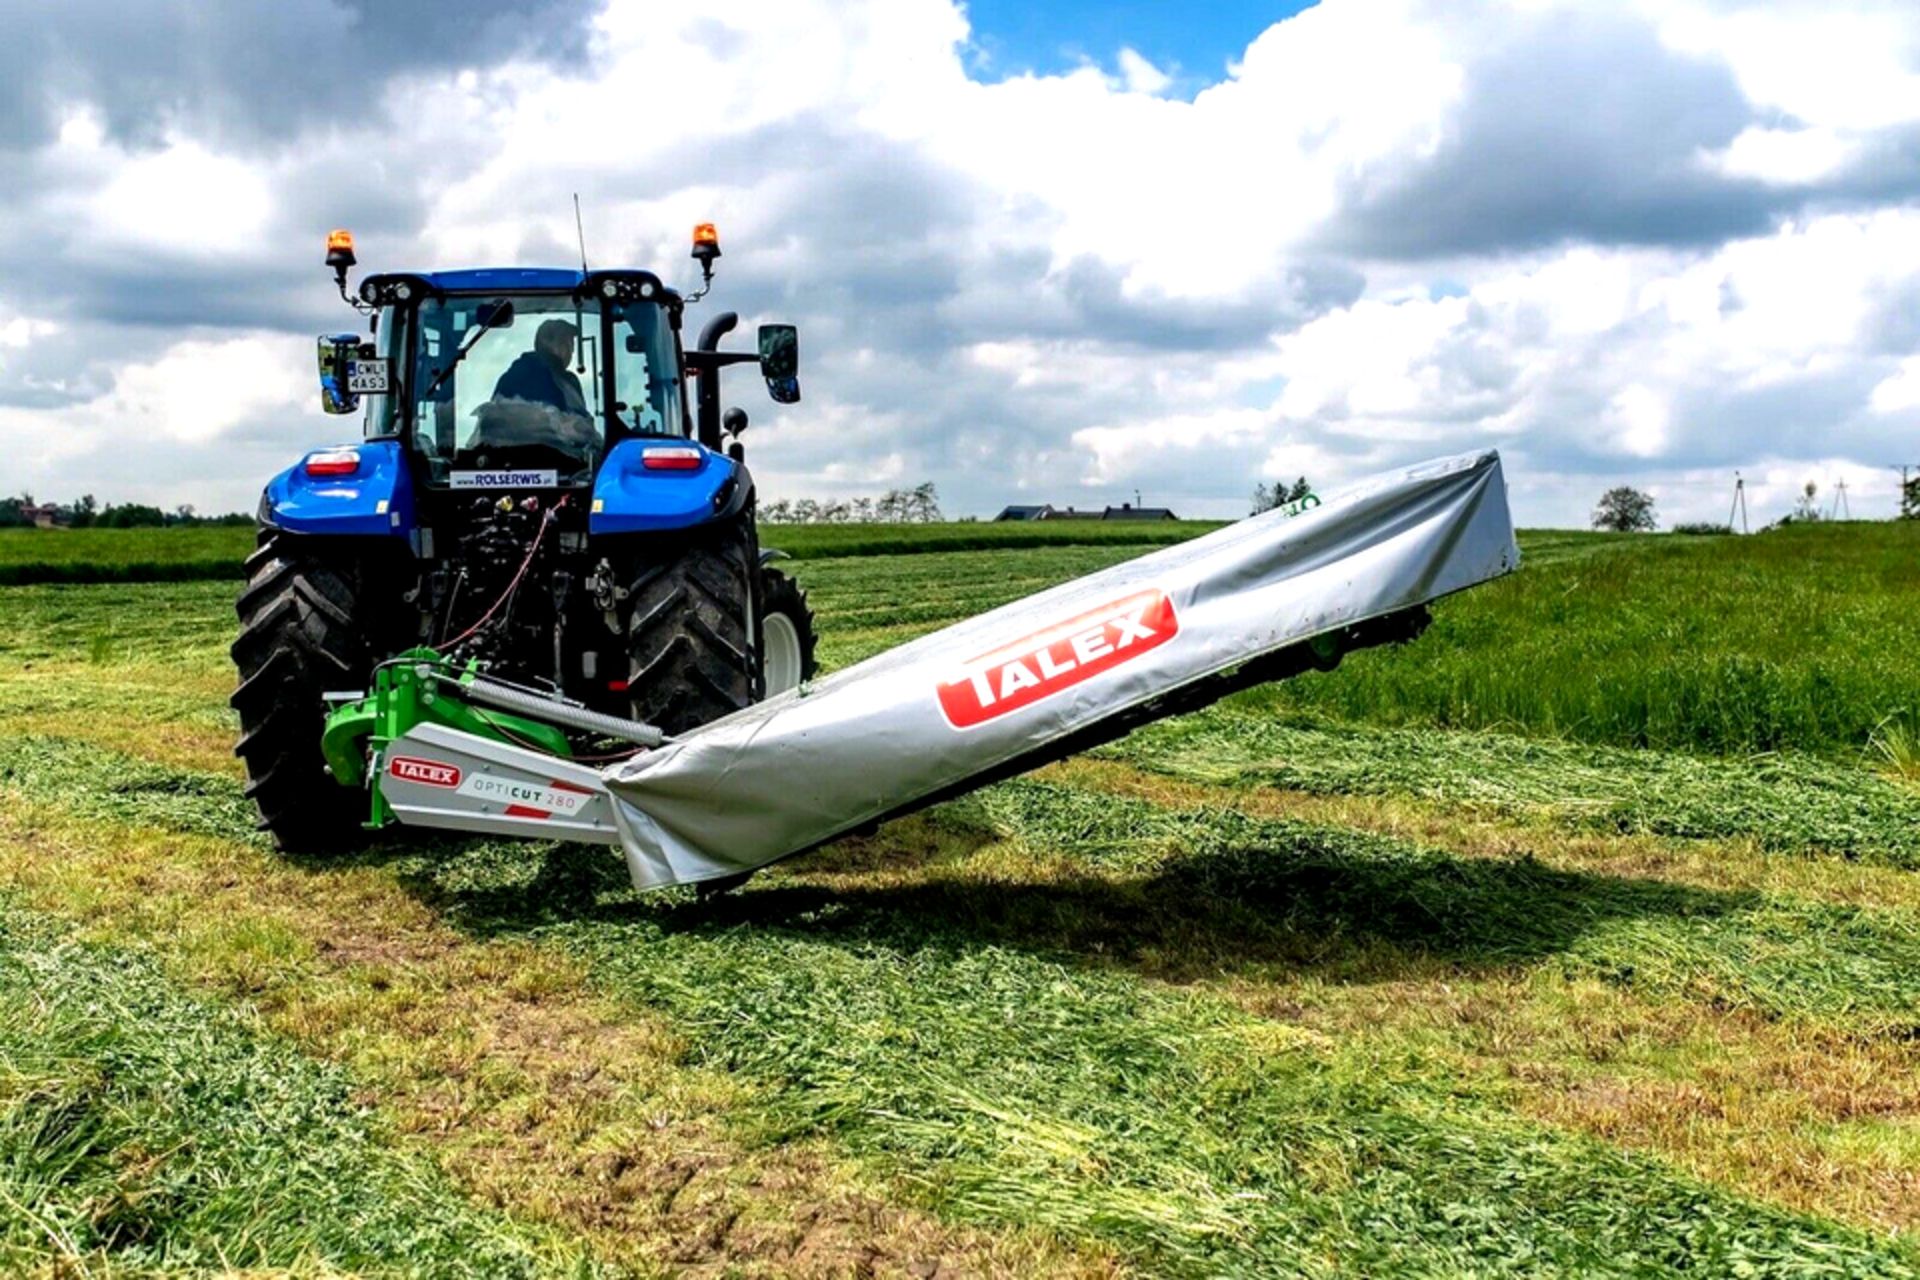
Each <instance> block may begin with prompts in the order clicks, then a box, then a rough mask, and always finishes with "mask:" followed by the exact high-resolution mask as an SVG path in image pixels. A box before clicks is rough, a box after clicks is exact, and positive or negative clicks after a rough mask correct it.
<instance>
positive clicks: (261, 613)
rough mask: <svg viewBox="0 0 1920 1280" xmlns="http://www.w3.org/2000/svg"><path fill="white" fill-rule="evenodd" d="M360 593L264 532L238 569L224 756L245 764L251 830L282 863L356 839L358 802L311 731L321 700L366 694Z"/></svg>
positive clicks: (354, 576) (338, 568) (333, 570)
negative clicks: (236, 730)
mask: <svg viewBox="0 0 1920 1280" xmlns="http://www.w3.org/2000/svg"><path fill="white" fill-rule="evenodd" d="M362 587H363V584H362V582H361V576H360V573H359V571H358V569H357V568H356V567H355V566H353V565H351V564H347V563H340V562H336V561H332V560H323V559H320V558H318V557H314V556H312V555H310V554H303V553H302V552H301V551H299V550H298V549H296V548H295V547H293V546H292V545H290V544H289V540H288V539H286V538H285V537H284V536H283V535H280V534H276V533H273V532H271V531H268V532H264V533H263V534H262V535H261V539H260V546H259V548H258V549H257V550H256V551H255V552H254V553H253V555H252V556H251V557H249V558H248V560H247V585H246V589H245V590H244V591H242V592H241V594H240V601H239V613H240V636H239V638H238V639H236V640H235V641H234V642H233V650H232V653H233V661H234V665H235V666H237V667H238V668H239V670H240V685H239V687H238V688H237V689H235V690H234V693H233V697H232V699H231V705H232V706H233V708H234V710H236V711H238V712H239V713H240V741H239V744H238V745H237V746H236V747H235V748H234V754H236V755H238V756H239V757H240V758H241V760H243V761H244V762H245V764H246V773H247V785H246V794H247V797H248V798H249V799H250V800H252V801H253V803H254V806H255V808H257V809H258V810H259V813H260V827H261V829H263V830H265V831H267V832H268V833H270V834H271V835H272V836H273V841H274V844H275V845H276V846H278V847H279V848H280V849H282V850H283V851H285V852H288V853H319V852H327V851H331V850H337V849H343V848H349V847H352V846H353V845H354V844H357V843H358V842H359V838H360V835H361V831H360V826H359V822H360V819H361V817H362V816H363V815H362V812H361V805H360V797H359V795H358V794H357V793H355V792H352V791H348V790H346V789H344V788H342V787H341V786H340V785H339V784H338V783H336V782H335V781H334V780H333V778H332V776H331V775H329V774H328V772H327V768H326V762H325V760H324V759H322V757H321V755H320V730H321V727H322V726H323V724H324V723H325V721H326V701H325V699H324V697H323V696H322V695H324V694H327V693H331V692H338V691H342V690H354V691H358V690H363V689H365V688H366V687H367V681H368V678H369V674H370V669H371V666H372V661H371V657H370V654H369V651H368V644H367V637H366V635H365V634H364V631H363V629H362V627H361V625H360V621H361V620H360V618H359V616H358V613H359V607H360V602H361V596H362Z"/></svg>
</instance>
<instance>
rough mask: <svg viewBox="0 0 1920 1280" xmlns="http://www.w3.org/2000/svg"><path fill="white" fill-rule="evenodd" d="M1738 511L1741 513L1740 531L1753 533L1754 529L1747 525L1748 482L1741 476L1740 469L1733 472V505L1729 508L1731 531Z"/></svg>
mask: <svg viewBox="0 0 1920 1280" xmlns="http://www.w3.org/2000/svg"><path fill="white" fill-rule="evenodd" d="M1736 511H1737V512H1739V513H1740V532H1742V533H1752V532H1753V530H1752V529H1750V528H1748V527H1747V482H1746V481H1745V480H1743V479H1741V478H1740V473H1739V472H1738V471H1736V472H1734V473H1733V505H1732V506H1731V507H1728V508H1727V529H1728V531H1729V532H1731V531H1732V529H1733V515H1734V513H1735V512H1736Z"/></svg>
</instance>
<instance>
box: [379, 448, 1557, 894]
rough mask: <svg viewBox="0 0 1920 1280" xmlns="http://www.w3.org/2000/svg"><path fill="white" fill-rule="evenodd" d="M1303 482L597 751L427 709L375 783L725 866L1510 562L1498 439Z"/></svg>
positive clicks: (433, 819) (1226, 681)
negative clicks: (856, 657) (626, 751)
mask: <svg viewBox="0 0 1920 1280" xmlns="http://www.w3.org/2000/svg"><path fill="white" fill-rule="evenodd" d="M1299 505H1300V504H1296V505H1295V507H1294V508H1283V509H1281V510H1278V511H1271V512H1267V513H1264V514H1262V515H1258V516H1254V517H1251V518H1249V519H1246V520H1242V521H1240V522H1239V523H1237V524H1234V525H1230V526H1228V527H1227V528H1224V529H1220V530H1218V531H1216V532H1214V533H1211V534H1208V535H1206V536H1204V537H1201V538H1196V539H1194V540H1192V541H1190V542H1184V543H1180V544H1177V545H1175V546H1171V547H1167V548H1164V549H1163V550H1160V551H1157V552H1154V553H1152V554H1150V555H1145V556H1142V557H1140V558H1138V559H1135V560H1129V561H1127V562H1125V563H1124V564H1119V565H1115V566H1113V567H1111V568H1108V569H1104V570H1101V571H1100V572H1098V573H1094V574H1089V575H1088V576H1086V577H1084V578H1080V579H1077V580H1075V581H1073V582H1069V583H1065V584H1063V585H1061V586H1058V587H1054V588H1052V589H1050V590H1047V591H1043V592H1040V593H1039V594H1037V595H1034V596H1030V597H1028V598H1027V599H1024V600H1020V601H1016V602H1015V603H1013V604H1010V605H1006V606H1004V607H1002V608H999V609H995V610H993V611H991V612H989V613H986V614H983V615H981V616H979V617H976V618H971V619H968V620H966V621H964V622H960V623H956V624H954V625H953V626H950V627H947V628H946V629H945V630H942V631H939V632H936V633H934V634H932V635H929V636H925V637H923V638H921V639H919V640H916V641H912V642H910V643H908V644H905V645H902V646H900V647H899V648H897V649H893V650H891V651H889V652H887V653H883V654H880V655H879V656H877V657H874V658H870V659H868V660H867V661H865V662H862V663H859V664H857V665H855V666H852V667H849V668H847V669H845V670H843V671H839V672H836V673H834V674H833V675H831V676H828V677H827V678H826V679H824V680H820V681H817V682H815V683H814V684H812V685H811V686H802V687H801V688H799V689H796V690H794V691H792V692H790V693H786V694H782V695H780V696H778V697H776V698H772V699H770V700H768V701H766V702H763V703H760V704H759V705H757V706H753V707H749V708H747V709H746V710H744V711H740V712H738V713H736V714H734V715H731V716H727V717H725V718H724V719H721V720H716V721H714V722H713V723H711V724H707V725H703V726H701V727H699V728H697V729H694V730H692V731H690V732H688V733H684V734H681V735H679V736H678V737H676V738H675V739H673V740H672V741H670V742H666V743H664V744H663V745H661V746H660V747H658V748H657V749H655V750H649V751H645V752H643V753H641V754H639V755H637V756H635V757H634V758H632V759H629V760H626V761H623V762H621V763H618V764H615V765H612V766H610V767H608V768H606V769H603V770H594V769H590V768H587V767H586V766H583V765H580V764H575V763H572V762H568V761H564V760H560V759H557V758H554V757H551V756H547V755H544V754H542V753H541V752H538V751H532V750H528V749H526V748H524V747H521V746H516V745H514V744H511V743H506V742H502V741H499V740H498V739H497V738H493V737H486V736H481V735H478V734H474V733H468V732H463V731H462V730H460V729H455V728H450V727H447V726H446V725H444V724H430V723H421V724H417V725H415V726H413V727H412V728H410V729H408V730H407V731H406V732H404V733H403V734H401V735H400V736H398V737H396V738H394V739H393V740H392V741H391V742H390V743H388V744H387V746H386V748H385V750H384V751H383V752H382V753H381V765H380V771H379V776H378V778H377V782H376V785H377V786H378V788H379V793H380V795H381V796H383V797H384V799H385V802H386V804H387V805H389V806H390V807H391V809H392V812H393V814H394V815H395V816H396V817H398V818H399V819H400V820H401V821H402V822H409V823H417V824H422V825H428V826H444V827H454V828H458V829H461V830H469V831H488V832H497V833H501V834H512V835H547V836H558V837H563V838H569V839H578V840H590V841H603V842H607V843H617V844H619V845H620V846H621V847H622V849H623V850H624V851H625V854H626V859H627V867H628V871H629V872H630V874H631V876H632V878H633V883H634V885H635V886H636V887H637V888H642V889H647V888H658V887H662V886H666V885H673V884H691V883H697V882H700V881H707V880H722V879H728V878H733V877H738V876H740V875H741V874H742V873H745V872H750V871H752V870H754V869H756V868H759V867H763V866H765V865H767V864H768V863H771V862H774V861H777V860H779V859H781V858H784V857H788V856H790V855H792V854H795V853H800V852H803V851H805V850H807V849H810V848H813V847H815V846H817V845H820V844H823V843H825V842H827V841H829V840H832V839H835V838H837V837H839V836H842V835H845V834H847V833H849V832H851V831H855V830H858V829H861V828H863V827H866V826H868V825H870V824H872V823H875V822H879V821H883V820H885V819H887V818H891V817H895V816H898V815H900V814H903V813H906V812H910V811H912V810H913V809H916V808H919V807H922V806H924V805H927V804H931V803H935V802H937V801H939V800H943V799H947V798H950V797H952V796H955V795H959V794H963V793H965V792H967V791H970V790H973V789H975V788H977V787H981V786H985V785H987V784H988V783H990V782H993V781H996V780H999V779H1001V778H1005V777H1008V776H1011V775H1013V774H1015V773H1018V772H1022V771H1024V770H1026V769H1031V768H1034V767H1037V766H1038V765H1040V764H1044V763H1046V762H1047V761H1049V760H1053V759H1058V758H1060V757H1061V756H1063V755H1067V754H1071V753H1073V752H1076V751H1081V750H1085V749H1087V748H1088V747H1090V746H1095V745H1098V744H1099V743H1101V742H1105V741H1109V740H1111V739H1113V738H1115V737H1118V736H1120V735H1121V734H1124V733H1127V732H1129V731H1131V730H1132V729H1134V728H1137V727H1139V726H1140V725H1142V724H1146V723H1149V722H1151V721H1154V720H1158V719H1162V718H1164V717H1166V716H1170V715H1176V714H1179V713H1182V712H1185V711H1190V710H1193V709H1194V708H1196V707H1200V706H1205V705H1206V704H1208V703H1210V702H1212V701H1214V700H1216V699H1218V698H1220V697H1222V696H1224V695H1226V694H1228V693H1232V692H1234V691H1235V690H1237V689H1241V688H1246V687H1248V686H1250V685H1253V684H1257V683H1262V682H1265V681H1270V680H1276V679H1285V678H1288V677H1290V676H1292V675H1296V674H1299V673H1300V672H1302V671H1305V670H1307V669H1309V668H1313V667H1319V668H1323V669H1324V668H1328V667H1331V666H1332V665H1334V664H1336V663H1337V662H1338V661H1339V660H1340V657H1341V655H1342V654H1344V653H1346V652H1350V651H1352V650H1354V649H1357V648H1364V647H1366V646H1368V645H1374V644H1381V643H1387V642H1390V641H1395V640H1403V639H1410V638H1412V637H1413V636H1415V635H1417V634H1418V633H1419V631H1420V629H1421V628H1422V627H1423V626H1424V625H1425V621H1426V610H1425V606H1426V605H1427V604H1428V603H1429V602H1431V601H1433V600H1436V599H1438V598H1440V597H1441V596H1445V595H1448V594H1451V593H1452V592H1455V591H1460V590H1463V589H1465V588H1467V587H1471V586H1474V585H1476V584H1479V583H1482V582H1486V581H1488V580H1490V579H1492V578H1496V577H1499V576H1501V575H1502V574H1505V573H1508V572H1511V571H1512V570H1513V569H1514V568H1515V567H1517V565H1518V564H1519V549H1518V547H1517V546H1516V545H1515V543H1514V538H1513V525H1512V521H1511V518H1510V516H1509V515H1508V511H1507V500H1506V485H1505V481H1504V478H1503V476H1502V474H1501V470H1500V459H1499V455H1498V454H1496V453H1492V452H1488V453H1480V454H1467V455H1462V456H1459V457H1455V458H1448V459H1442V460H1439V461H1436V462H1430V463H1426V464H1424V465H1421V466H1417V467H1413V468H1410V469H1408V470H1406V471H1401V472H1395V473H1391V474H1386V475H1381V476H1376V477H1374V478H1372V479H1370V480H1365V481H1362V482H1360V483H1357V484H1355V485H1352V486H1350V487H1348V488H1346V489H1344V490H1341V491H1339V492H1337V493H1334V494H1330V495H1328V496H1327V497H1326V498H1325V499H1324V500H1321V501H1318V502H1317V504H1315V503H1313V502H1311V501H1309V502H1308V503H1307V504H1306V506H1307V509H1305V510H1299V509H1298V507H1299ZM448 687H449V688H452V687H453V686H448ZM468 692H469V693H470V692H471V686H470V685H469V686H468ZM515 692H516V693H518V692H520V691H515ZM527 696H529V697H533V698H534V701H535V702H538V701H540V700H539V699H538V698H537V697H535V696H533V695H527ZM512 709H513V710H514V711H516V712H517V713H518V714H520V715H523V716H539V715H541V714H542V711H541V710H540V709H539V708H537V707H535V706H530V705H516V706H514V707H513V708H512ZM546 714H547V718H549V719H555V718H556V717H555V716H554V715H553V713H552V712H551V711H548V712H547V713H546Z"/></svg>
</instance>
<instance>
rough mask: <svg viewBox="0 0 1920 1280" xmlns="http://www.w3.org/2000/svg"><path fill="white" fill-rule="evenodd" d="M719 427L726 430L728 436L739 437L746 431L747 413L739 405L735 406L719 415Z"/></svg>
mask: <svg viewBox="0 0 1920 1280" xmlns="http://www.w3.org/2000/svg"><path fill="white" fill-rule="evenodd" d="M720 425H721V426H722V427H725V428H726V431H727V434H728V435H730V436H737V435H739V434H740V433H741V432H743V431H745V430H746V429H747V411H746V410H745V409H742V408H741V407H740V406H739V405H735V406H734V407H733V408H731V409H729V410H727V411H726V412H725V413H724V414H722V415H720Z"/></svg>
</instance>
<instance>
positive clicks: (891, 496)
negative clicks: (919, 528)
mask: <svg viewBox="0 0 1920 1280" xmlns="http://www.w3.org/2000/svg"><path fill="white" fill-rule="evenodd" d="M940 518H941V516H940V494H939V492H938V491H937V490H935V489H934V487H933V481H931V480H929V481H927V482H926V483H925V484H920V485H915V486H914V487H913V488H911V489H889V490H887V491H886V492H885V493H883V494H881V495H880V496H879V497H878V498H848V499H844V500H843V499H839V498H833V499H829V500H828V501H826V502H821V501H818V500H816V499H814V498H801V499H800V500H799V501H797V502H789V501H788V500H787V499H785V498H781V499H780V500H778V501H777V502H769V503H768V504H767V505H766V506H764V507H762V508H760V519H761V520H762V521H764V522H765V523H767V524H932V523H934V522H935V521H937V520H939V519H940Z"/></svg>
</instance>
